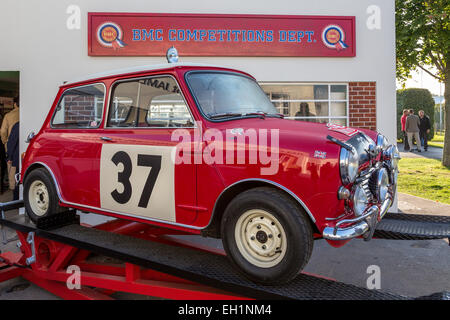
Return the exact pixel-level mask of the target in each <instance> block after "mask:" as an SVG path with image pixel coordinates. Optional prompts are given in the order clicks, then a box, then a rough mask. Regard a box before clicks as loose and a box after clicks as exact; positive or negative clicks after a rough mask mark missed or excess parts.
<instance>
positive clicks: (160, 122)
mask: <svg viewBox="0 0 450 320" xmlns="http://www.w3.org/2000/svg"><path fill="white" fill-rule="evenodd" d="M107 125H108V127H143V128H145V127H152V128H174V127H193V126H194V121H193V119H192V116H191V114H190V112H189V109H188V106H187V105H186V103H185V101H184V98H183V96H182V95H181V93H180V90H179V88H178V85H177V83H176V82H175V80H174V79H173V78H171V77H167V76H165V77H152V78H145V79H137V80H132V81H126V82H120V83H118V84H116V85H115V86H114V89H113V94H112V99H111V104H110V109H109V115H108V124H107Z"/></svg>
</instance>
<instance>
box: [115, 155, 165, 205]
mask: <svg viewBox="0 0 450 320" xmlns="http://www.w3.org/2000/svg"><path fill="white" fill-rule="evenodd" d="M111 161H112V162H113V163H114V164H115V165H116V166H118V165H119V164H120V163H121V164H122V165H123V170H122V172H119V173H118V175H117V181H118V182H119V183H121V184H122V185H123V191H122V192H119V191H117V189H115V190H114V191H112V192H111V196H112V197H113V199H114V200H115V201H116V202H117V203H120V204H125V203H127V202H128V201H130V199H131V195H132V193H133V186H132V185H131V182H130V177H131V173H132V171H133V164H132V161H131V158H130V156H129V155H128V153H126V152H125V151H118V152H116V153H115V154H114V155H113V157H112V158H111ZM137 165H138V166H142V167H151V170H150V173H149V175H148V177H147V180H146V182H145V185H144V188H143V190H142V194H141V197H140V199H139V204H138V206H139V207H140V208H147V206H148V202H149V200H150V196H151V195H152V191H153V187H154V186H155V183H156V179H157V178H158V174H159V171H160V170H161V156H154V155H148V154H138V158H137Z"/></svg>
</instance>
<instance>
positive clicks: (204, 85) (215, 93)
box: [187, 72, 282, 119]
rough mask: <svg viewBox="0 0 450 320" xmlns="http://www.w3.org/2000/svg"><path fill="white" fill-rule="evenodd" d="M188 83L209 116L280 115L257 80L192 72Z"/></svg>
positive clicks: (215, 73)
mask: <svg viewBox="0 0 450 320" xmlns="http://www.w3.org/2000/svg"><path fill="white" fill-rule="evenodd" d="M187 82H188V84H189V87H190V88H191V90H192V93H193V95H194V96H195V98H196V100H197V103H198V105H199V108H201V111H202V112H203V114H205V115H206V117H208V118H210V119H226V118H233V117H243V116H271V115H274V116H280V117H282V115H279V114H278V112H277V109H276V108H275V106H274V105H273V104H272V103H271V102H270V100H269V99H268V98H267V96H266V94H265V93H264V91H263V90H262V89H261V87H260V86H259V85H258V84H257V83H256V81H254V80H252V79H250V78H248V77H246V76H243V75H239V74H233V73H220V72H195V73H189V74H188V76H187Z"/></svg>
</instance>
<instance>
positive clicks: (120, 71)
mask: <svg viewBox="0 0 450 320" xmlns="http://www.w3.org/2000/svg"><path fill="white" fill-rule="evenodd" d="M174 67H216V68H223V67H220V66H214V65H208V64H201V63H182V62H177V63H163V64H156V65H146V66H135V67H130V68H123V69H116V70H110V71H106V72H100V73H95V74H91V75H88V76H84V77H80V78H77V79H73V80H71V81H67V82H64V84H63V85H65V86H66V85H70V84H74V83H78V82H84V81H88V80H91V79H92V80H93V79H99V78H105V77H110V76H116V75H123V74H128V73H136V72H145V71H154V70H161V69H169V68H174Z"/></svg>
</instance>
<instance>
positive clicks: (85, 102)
mask: <svg viewBox="0 0 450 320" xmlns="http://www.w3.org/2000/svg"><path fill="white" fill-rule="evenodd" d="M64 100H65V101H64V102H65V104H66V105H65V110H64V111H65V114H64V123H76V122H78V121H92V120H94V112H95V111H94V107H95V106H94V97H93V96H78V95H74V96H71V95H66V96H65V97H64Z"/></svg>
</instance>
